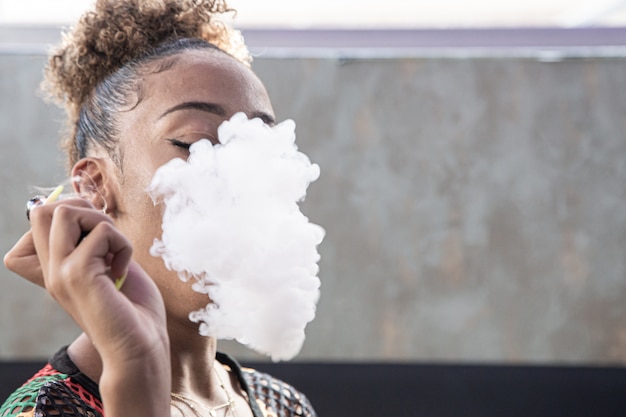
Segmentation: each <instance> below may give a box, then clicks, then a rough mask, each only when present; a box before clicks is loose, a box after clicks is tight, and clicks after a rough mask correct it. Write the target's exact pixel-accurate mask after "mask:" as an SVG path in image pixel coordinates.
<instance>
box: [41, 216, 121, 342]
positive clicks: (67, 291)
mask: <svg viewBox="0 0 626 417" xmlns="http://www.w3.org/2000/svg"><path fill="white" fill-rule="evenodd" d="M72 214H73V215H75V216H77V217H75V218H74V220H76V221H77V223H80V221H78V219H83V220H85V219H89V218H91V217H93V216H89V214H93V213H87V215H83V214H84V213H77V211H73V213H72ZM64 216H65V215H64V214H61V215H60V216H59V217H58V218H57V217H56V215H55V218H53V222H52V225H51V229H50V241H51V242H53V243H52V245H51V248H50V271H51V272H50V274H49V276H48V277H47V279H46V285H47V288H48V291H49V293H50V294H51V295H52V297H53V298H54V299H55V300H57V302H58V303H59V304H60V305H61V306H62V307H63V308H64V309H65V310H66V311H67V312H68V313H69V314H70V315H71V316H72V317H73V318H74V320H75V321H76V322H77V323H78V325H79V326H80V327H81V328H82V329H83V330H84V331H85V332H87V334H88V335H90V337H91V336H92V332H93V326H94V325H96V326H97V322H98V319H102V317H106V316H107V314H105V313H106V312H108V314H110V313H111V312H114V311H119V309H120V308H121V306H122V305H123V304H120V303H124V300H123V299H125V297H124V296H123V295H121V294H120V293H119V292H118V291H117V290H116V289H115V284H114V277H116V276H117V274H119V275H123V274H125V273H126V270H127V267H128V263H129V262H130V259H131V257H132V247H131V244H130V241H129V240H128V239H127V238H126V237H125V236H123V235H122V234H121V233H120V232H119V231H118V230H117V229H115V227H114V226H113V225H112V224H111V223H109V222H106V221H101V222H100V223H98V224H97V225H96V226H95V227H93V228H92V229H91V231H90V232H89V234H88V235H87V236H86V237H85V238H84V239H83V240H82V241H81V242H80V244H79V245H78V246H76V247H75V249H74V250H72V251H71V252H70V253H66V252H65V251H64V249H63V244H59V245H56V244H54V242H57V241H59V239H67V233H68V232H67V230H65V228H64V226H67V224H66V223H65V222H64V221H62V220H63V219H64ZM86 221H88V220H86ZM59 236H60V237H59ZM113 274H116V275H113Z"/></svg>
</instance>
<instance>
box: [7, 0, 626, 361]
mask: <svg viewBox="0 0 626 417" xmlns="http://www.w3.org/2000/svg"><path fill="white" fill-rule="evenodd" d="M231 4H232V6H233V7H235V8H237V9H238V10H239V14H238V15H237V17H236V20H235V24H236V25H237V26H239V27H240V28H241V29H242V30H243V32H244V35H245V36H246V39H247V41H248V42H249V45H250V47H251V49H252V51H253V53H254V54H255V56H256V59H255V62H254V64H253V68H254V69H255V71H256V72H257V73H258V74H259V76H260V78H261V79H262V80H263V81H264V83H265V84H266V86H267V89H268V91H269V93H270V97H271V98H272V99H273V104H274V107H275V110H276V114H277V116H278V118H279V119H281V120H282V119H286V118H292V119H294V120H295V121H296V123H297V133H298V140H297V141H298V143H299V146H300V149H301V150H302V151H303V152H305V153H306V154H307V155H309V156H310V157H311V159H312V160H313V161H314V162H316V163H318V164H319V165H320V166H321V170H322V175H321V178H320V179H319V180H318V181H317V182H316V183H314V184H312V186H311V187H310V189H309V190H310V191H309V195H308V196H307V200H306V202H305V203H304V204H303V211H304V212H305V214H307V215H308V216H309V218H310V219H311V221H312V222H314V223H318V224H320V225H322V226H324V227H325V229H326V231H327V236H326V239H325V241H324V242H323V243H322V245H321V246H320V252H321V256H322V260H321V263H320V267H321V271H320V278H321V280H322V297H321V299H320V303H319V306H318V315H317V318H316V320H315V321H314V322H313V323H311V324H310V325H309V327H308V329H307V341H306V343H305V347H304V349H303V351H302V353H301V354H300V356H299V357H298V358H297V359H296V361H300V362H308V361H316V362H342V363H345V362H367V363H372V362H374V363H380V362H382V363H400V364H410V363H454V364H530V365H549V364H551V365H554V364H567V365H585V366H587V365H593V366H609V367H619V368H621V367H623V365H624V364H626V252H625V251H626V209H625V207H626V133H625V132H626V117H624V114H625V113H624V112H625V111H626V88H624V86H626V58H625V57H626V29H624V26H626V1H602V0H579V1H572V0H569V1H565V0H541V1H538V0H526V1H524V2H503V1H490V0H472V1H469V0H465V1H460V0H441V1H438V2H433V1H417V0H415V1H400V0H388V1H386V2H380V1H376V2H375V1H370V0H367V1H365V0H361V1H355V0H354V1H348V0H343V1H340V2H338V1H330V0H324V1H317V2H295V1H286V0H283V1H280V0H273V1H263V2H260V1H252V0H238V1H236V0H233V1H232V2H231ZM88 5H89V2H83V1H76V0H55V1H54V2H51V1H45V0H39V1H34V0H31V1H28V0H0V132H1V133H0V144H1V149H2V150H1V151H0V166H1V167H2V168H1V170H0V184H1V185H0V187H1V193H2V196H3V198H2V203H1V211H2V216H0V252H2V253H5V252H6V251H7V250H8V249H9V248H10V247H11V246H12V244H13V243H14V242H15V241H16V240H17V239H18V237H19V236H20V235H21V234H22V233H23V232H24V231H25V230H26V229H27V227H28V224H27V222H26V220H25V217H24V203H25V202H26V200H27V199H28V198H30V196H31V195H32V192H31V191H32V189H31V188H30V187H32V186H52V185H55V184H57V183H58V182H60V181H62V180H64V178H65V172H64V168H63V158H62V157H61V155H60V153H59V152H58V151H57V148H56V143H57V138H58V131H59V129H60V126H61V123H60V122H61V120H62V115H61V113H60V111H58V109H56V108H54V107H53V106H51V105H48V104H45V103H44V102H43V101H42V99H41V98H40V96H39V93H38V84H39V82H40V80H41V73H42V67H43V65H44V62H45V54H46V52H47V51H48V50H49V47H50V45H52V44H54V43H56V42H57V41H58V40H59V39H60V27H62V26H68V25H69V24H71V22H72V21H74V20H75V19H76V18H77V17H78V16H79V15H80V14H81V13H82V12H83V11H84V10H85V9H86V8H87V7H88ZM76 334H77V329H76V327H75V326H74V325H73V323H72V322H71V320H70V319H69V318H68V317H66V315H65V314H64V313H63V312H62V311H61V310H60V308H58V307H57V306H56V304H55V303H54V302H53V301H52V300H51V299H50V297H49V296H47V295H46V293H45V292H44V291H42V290H40V289H38V288H36V287H34V286H33V285H31V284H28V283H26V282H24V281H23V280H21V279H20V278H19V277H17V276H15V275H13V274H11V273H10V272H8V271H6V270H5V269H1V270H0V361H38V360H45V359H46V358H48V357H49V355H51V354H52V353H53V352H55V351H56V349H57V348H58V347H59V346H61V345H64V344H67V343H68V342H69V341H70V340H71V339H72V338H73V337H74V336H75V335H76ZM224 348H225V349H226V350H228V351H230V352H231V353H234V354H235V355H236V356H237V357H239V358H241V359H244V360H256V361H258V360H262V358H260V357H258V356H257V355H255V354H254V353H252V352H250V351H248V350H246V349H245V348H242V347H240V346H238V345H236V344H234V343H226V344H225V345H224Z"/></svg>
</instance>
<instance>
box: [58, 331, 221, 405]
mask: <svg viewBox="0 0 626 417" xmlns="http://www.w3.org/2000/svg"><path fill="white" fill-rule="evenodd" d="M168 334H169V337H170V349H171V354H170V357H171V367H172V392H176V393H181V394H185V395H193V396H197V397H200V398H203V397H204V398H210V397H211V396H213V395H214V394H215V393H216V392H219V390H220V387H219V384H218V383H217V381H216V379H215V375H214V374H213V366H214V365H215V362H216V361H215V354H216V349H217V342H216V340H215V339H214V338H212V337H205V336H200V334H199V333H198V330H197V328H196V326H192V325H190V323H189V322H182V321H174V320H172V319H168ZM67 352H68V355H69V357H70V358H71V359H72V361H73V362H74V364H76V366H77V367H78V369H80V371H81V372H82V373H83V374H85V375H86V376H88V377H89V378H90V379H92V380H93V381H95V382H98V381H99V380H100V376H101V375H102V361H101V360H100V356H99V355H98V352H97V351H96V349H95V347H94V346H93V344H92V343H91V341H90V340H89V338H88V337H87V336H86V335H85V334H84V333H83V334H81V335H80V336H79V337H78V338H77V339H76V340H75V341H74V342H73V343H72V344H71V345H70V346H69V347H68V351H67ZM216 370H217V371H218V372H223V369H221V367H219V366H218V368H217V369H216ZM222 375H225V374H222Z"/></svg>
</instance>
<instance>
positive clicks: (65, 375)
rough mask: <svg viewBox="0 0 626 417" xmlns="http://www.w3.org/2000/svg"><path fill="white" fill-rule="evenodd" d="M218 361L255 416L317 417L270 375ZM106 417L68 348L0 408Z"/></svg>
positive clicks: (49, 416) (22, 416)
mask: <svg viewBox="0 0 626 417" xmlns="http://www.w3.org/2000/svg"><path fill="white" fill-rule="evenodd" d="M217 360H218V361H219V362H220V363H222V364H224V365H226V366H227V367H228V368H230V370H231V372H233V373H234V374H235V375H236V376H237V378H238V379H239V382H240V384H241V387H242V389H243V390H244V391H245V392H246V395H247V396H248V401H249V405H250V408H251V409H252V413H253V414H254V416H255V417H317V415H316V414H315V411H314V410H313V407H312V406H311V404H310V402H309V400H308V399H307V398H306V397H305V396H304V395H303V394H301V393H300V392H298V391H296V390H295V389H294V388H293V387H292V386H291V385H288V384H286V383H284V382H282V381H280V380H278V379H276V378H273V377H271V376H270V375H267V374H264V373H261V372H258V371H255V370H253V369H247V368H246V369H242V368H241V367H240V366H239V364H238V363H237V362H236V361H235V360H234V359H232V358H231V357H230V356H228V355H224V354H222V353H218V354H217ZM78 416H81V417H104V412H103V408H102V401H101V399H100V393H99V391H98V387H97V385H96V384H95V383H94V382H93V381H91V380H90V379H89V378H87V377H86V376H85V375H84V374H82V373H81V372H80V370H78V368H76V366H75V365H74V364H73V362H71V360H70V359H69V356H67V353H66V350H65V348H64V349H62V350H61V351H59V352H58V353H57V354H56V355H55V357H53V358H52V360H51V361H50V364H48V365H46V366H45V367H44V368H43V369H41V370H40V371H39V372H37V374H35V375H34V376H33V377H32V378H31V379H29V380H28V381H26V383H24V385H22V386H21V387H20V388H18V389H17V390H16V391H15V392H14V393H13V394H11V396H10V397H9V398H8V399H7V400H6V401H5V403H4V404H3V405H2V406H1V407H0V417H78Z"/></svg>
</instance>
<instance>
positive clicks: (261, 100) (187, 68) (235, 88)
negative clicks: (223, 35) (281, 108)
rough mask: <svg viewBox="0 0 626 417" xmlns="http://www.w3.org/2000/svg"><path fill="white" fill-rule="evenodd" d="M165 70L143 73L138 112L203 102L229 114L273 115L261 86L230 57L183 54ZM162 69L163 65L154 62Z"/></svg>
mask: <svg viewBox="0 0 626 417" xmlns="http://www.w3.org/2000/svg"><path fill="white" fill-rule="evenodd" d="M164 60H171V62H169V63H168V64H169V65H166V66H165V68H166V69H165V70H162V71H153V72H150V71H148V73H147V74H146V76H145V77H144V79H143V80H142V88H141V90H142V99H141V102H140V103H139V105H138V106H137V108H136V109H137V110H142V111H148V112H150V111H155V112H158V111H160V110H163V109H167V108H169V107H171V106H175V105H176V104H178V103H181V102H185V101H205V102H211V103H216V104H219V105H221V106H222V107H224V108H225V109H226V111H227V113H228V115H229V116H230V115H232V114H234V113H236V112H239V111H243V112H246V113H250V112H259V111H260V112H266V113H270V114H271V113H272V108H271V104H270V100H269V97H268V95H267V92H266V90H265V87H264V86H263V83H261V81H260V80H259V79H258V77H257V76H256V75H255V74H254V73H253V72H252V70H251V69H249V68H248V67H246V66H244V65H243V64H242V63H240V62H239V61H237V60H235V59H234V58H232V57H231V56H229V55H227V54H225V53H223V52H221V51H218V50H214V49H203V50H193V51H184V52H181V53H180V54H177V55H175V56H173V57H167V58H164ZM156 64H157V65H159V64H160V65H161V67H163V65H162V64H163V62H160V63H159V62H157V63H156Z"/></svg>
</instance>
